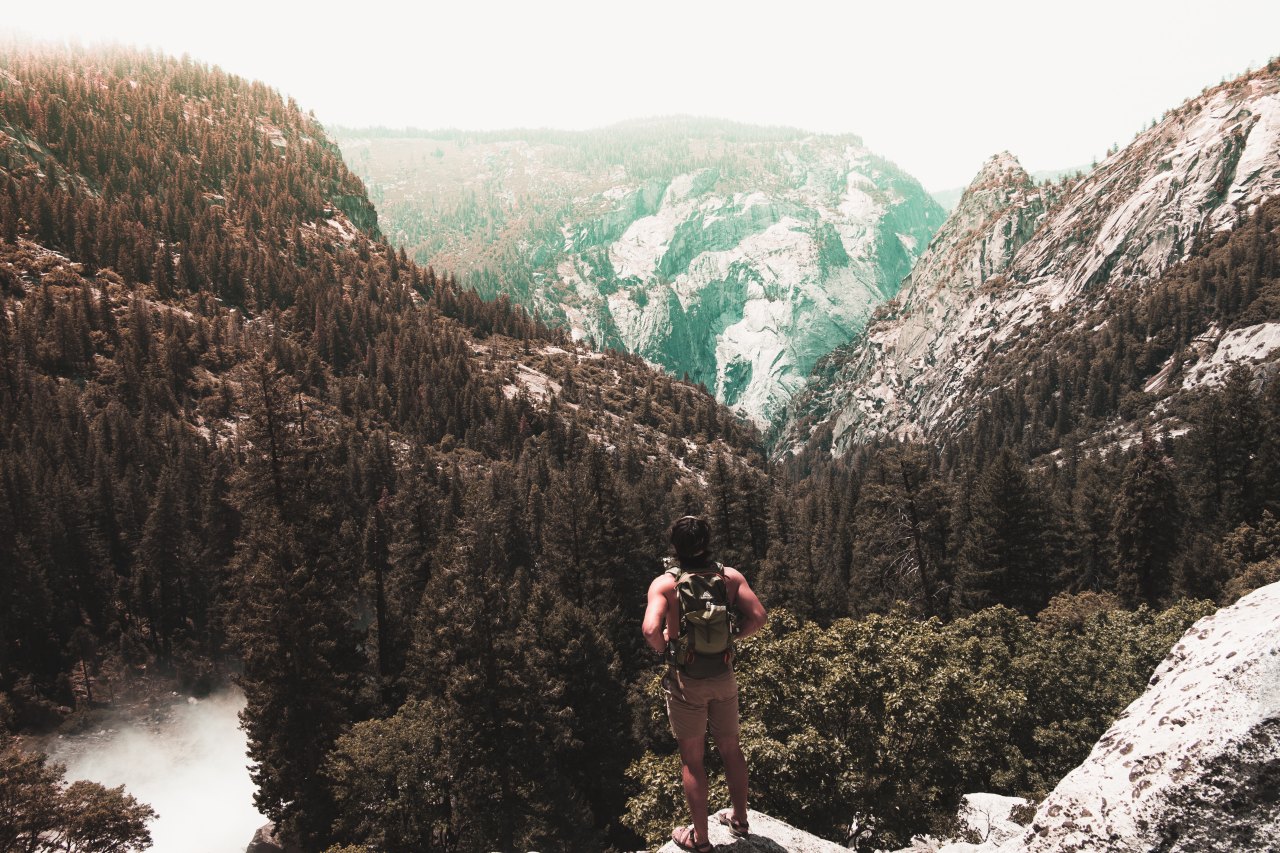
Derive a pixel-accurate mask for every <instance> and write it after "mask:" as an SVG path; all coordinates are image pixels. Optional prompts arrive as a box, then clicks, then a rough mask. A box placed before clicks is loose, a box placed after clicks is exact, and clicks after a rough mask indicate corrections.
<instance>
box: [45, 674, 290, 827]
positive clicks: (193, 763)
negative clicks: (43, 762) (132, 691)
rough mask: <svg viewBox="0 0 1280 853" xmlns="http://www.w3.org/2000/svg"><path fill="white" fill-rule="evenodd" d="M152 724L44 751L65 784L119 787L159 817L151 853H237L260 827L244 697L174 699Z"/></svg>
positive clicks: (126, 726)
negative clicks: (242, 723) (62, 769)
mask: <svg viewBox="0 0 1280 853" xmlns="http://www.w3.org/2000/svg"><path fill="white" fill-rule="evenodd" d="M174 701H175V704H174V707H173V708H172V711H171V712H170V713H169V714H167V715H165V718H164V719H163V720H162V721H160V722H156V721H150V720H144V721H137V722H128V723H125V722H116V723H108V724H106V725H104V726H103V727H101V728H99V729H96V730H94V731H90V732H85V733H83V734H78V735H70V736H64V737H61V738H58V739H56V740H54V741H52V742H50V743H49V744H48V747H47V748H48V751H49V755H50V757H51V758H53V759H54V760H55V761H58V762H60V763H63V764H66V765H67V779H68V780H74V779H91V780H93V781H94V782H101V783H102V784H104V785H109V786H115V785H121V784H122V785H124V786H125V787H126V789H127V790H128V792H129V793H131V794H133V795H134V796H135V797H137V798H138V799H139V800H141V801H143V802H145V803H148V804H150V806H151V807H152V808H154V809H155V810H156V811H157V812H158V813H159V815H160V817H159V819H157V820H156V821H154V822H153V823H152V824H151V837H152V839H153V840H154V842H155V845H154V846H153V847H152V848H151V850H152V851H154V853H230V851H242V850H244V849H245V847H246V846H247V845H248V843H249V841H250V839H251V838H252V837H253V833H254V830H256V829H257V828H258V827H260V826H262V824H263V823H265V822H266V818H264V817H263V816H262V815H261V814H259V813H258V810H257V809H256V808H255V807H254V805H253V790H254V788H253V782H252V781H251V780H250V778H249V772H248V770H247V766H248V763H249V759H248V758H247V757H246V755H245V735H244V732H243V731H241V730H240V728H239V720H238V719H237V716H236V715H237V714H238V713H239V711H240V709H241V708H242V707H243V706H244V697H243V696H242V695H240V694H239V693H237V692H227V693H221V694H217V695H215V696H211V697H209V698H206V699H202V700H199V701H196V700H193V699H191V700H184V699H183V698H182V697H178V696H175V697H174Z"/></svg>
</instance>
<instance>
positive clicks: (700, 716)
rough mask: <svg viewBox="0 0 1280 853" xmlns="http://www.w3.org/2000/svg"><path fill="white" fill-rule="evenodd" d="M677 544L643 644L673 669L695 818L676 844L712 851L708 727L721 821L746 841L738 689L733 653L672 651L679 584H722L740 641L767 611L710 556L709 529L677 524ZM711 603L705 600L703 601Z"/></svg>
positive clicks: (686, 520) (657, 589)
mask: <svg viewBox="0 0 1280 853" xmlns="http://www.w3.org/2000/svg"><path fill="white" fill-rule="evenodd" d="M671 544H672V546H673V547H674V548H675V552H676V558H677V560H678V562H679V566H678V570H677V569H676V568H673V569H672V570H671V571H668V572H665V573H663V574H662V575H660V576H659V577H658V578H656V579H655V580H654V581H653V583H652V584H650V585H649V603H648V607H647V609H646V610H645V614H644V626H643V631H644V638H645V641H646V642H647V643H648V644H649V646H650V647H651V648H652V649H653V650H654V651H656V652H658V653H660V654H664V655H666V656H667V659H668V661H669V662H670V663H671V666H670V669H669V670H668V671H667V675H666V676H665V677H664V678H663V679H662V689H663V693H664V694H665V695H666V700H667V717H668V719H669V720H670V721H671V731H672V733H673V734H675V736H676V742H677V743H678V744H679V746H680V761H681V763H682V765H683V767H682V769H681V780H682V781H683V783H684V795H685V799H686V800H687V801H688V803H689V812H690V814H691V816H692V818H693V825H692V826H684V827H680V828H679V829H677V830H676V831H675V832H673V833H671V840H672V841H674V842H675V843H676V845H677V846H679V847H681V848H682V849H685V850H693V851H696V853H708V851H710V850H711V849H712V847H711V842H710V840H709V839H708V837H707V773H706V769H705V768H704V767H703V761H702V759H703V754H704V752H705V750H706V735H707V724H708V722H709V723H710V724H711V736H712V737H714V738H715V741H716V748H717V749H719V750H720V757H721V759H722V760H723V762H724V771H725V777H726V779H727V781H728V783H729V800H730V801H731V803H732V805H733V808H732V810H728V809H726V810H725V811H723V812H720V813H719V815H718V818H719V820H720V822H721V823H723V824H725V825H726V826H728V827H729V831H730V832H731V833H733V835H734V836H736V837H739V838H741V837H745V836H746V835H747V833H748V826H747V761H746V759H745V758H744V757H743V755H742V747H741V745H740V744H739V743H738V684H737V681H736V680H735V679H734V674H733V664H732V654H731V652H730V653H724V654H722V655H715V656H712V655H696V654H693V653H692V652H688V651H687V642H688V641H687V640H685V643H684V645H683V646H682V648H684V649H685V650H686V651H685V652H682V653H681V654H680V655H679V659H678V660H677V656H676V655H675V653H674V647H675V646H676V645H677V644H678V643H677V641H679V640H681V639H682V638H681V612H680V594H679V590H678V585H677V582H678V581H681V580H685V579H686V577H687V576H688V575H698V576H701V578H702V579H703V581H704V584H705V586H706V587H707V588H712V589H716V590H717V593H718V592H720V590H719V589H718V588H717V584H718V582H717V578H718V579H719V582H720V583H723V593H724V594H725V595H726V596H727V604H728V607H729V608H730V609H731V610H735V611H736V612H737V615H738V622H737V634H736V636H738V637H749V636H751V635H752V634H754V633H755V632H756V631H759V630H760V628H761V627H762V626H763V625H764V621H765V611H764V606H763V605H762V604H761V603H760V599H758V598H757V597H756V594H755V593H754V592H753V591H752V590H751V586H750V584H748V583H747V579H746V578H744V577H743V576H742V573H741V572H739V571H738V570H737V569H731V568H728V567H725V566H721V565H720V564H719V563H716V562H714V561H713V560H712V559H711V555H710V551H709V549H710V544H711V528H710V527H709V526H708V525H707V523H706V522H705V521H704V520H702V519H701V518H698V517H696V516H692V515H686V516H684V517H683V518H681V519H679V520H677V521H676V522H675V524H673V525H672V526H671ZM703 597H704V598H706V597H707V596H703Z"/></svg>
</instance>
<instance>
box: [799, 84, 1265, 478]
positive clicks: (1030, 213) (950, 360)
mask: <svg viewBox="0 0 1280 853" xmlns="http://www.w3.org/2000/svg"><path fill="white" fill-rule="evenodd" d="M1278 193H1280V63H1272V65H1271V66H1269V67H1268V68H1267V69H1264V70H1262V71H1258V72H1255V73H1253V74H1250V75H1247V76H1245V77H1242V78H1240V79H1238V80H1235V81H1232V82H1230V83H1226V84H1223V85H1221V86H1219V87H1217V88H1215V89H1212V90H1210V91H1207V92H1206V93H1205V94H1203V95H1201V96H1200V97H1198V98H1195V99H1193V100H1191V101H1188V102H1187V103H1185V104H1184V105H1182V106H1181V107H1179V108H1178V109H1176V110H1173V111H1171V112H1170V113H1168V114H1167V115H1166V116H1165V118H1164V120H1163V121H1161V122H1160V123H1158V124H1156V125H1155V126H1153V127H1152V128H1150V129H1148V130H1146V131H1145V132H1143V133H1141V134H1139V135H1138V137H1137V138H1136V139H1135V140H1134V141H1133V143H1132V144H1130V145H1129V146H1128V147H1127V148H1124V149H1123V150H1120V151H1118V152H1116V153H1115V154H1113V155H1112V156H1110V157H1108V158H1107V159H1106V160H1105V161H1104V162H1102V163H1100V164H1099V165H1098V166H1097V168H1096V169H1094V170H1093V171H1092V172H1090V173H1089V174H1088V175H1087V176H1082V177H1079V178H1074V179H1069V180H1068V181H1067V182H1065V183H1064V184H1061V185H1057V186H1052V187H1037V186H1034V185H1032V184H1031V182H1030V180H1029V179H1027V178H1026V175H1025V173H1023V172H1022V171H1021V169H1020V168H1019V167H1017V165H1016V162H1014V161H1012V158H1010V157H1008V155H999V156H997V157H996V158H993V159H992V160H991V161H989V162H988V163H987V165H986V166H984V168H983V170H982V172H981V173H980V174H979V175H978V177H977V179H976V180H975V181H974V183H973V185H971V187H970V188H969V190H968V191H966V193H965V197H964V198H962V199H961V201H960V204H959V205H958V206H957V208H956V210H955V211H954V212H953V213H952V215H951V217H950V218H949V219H948V221H947V223H946V224H945V225H944V226H943V227H942V228H941V229H939V232H938V234H937V235H936V236H935V238H934V240H933V242H932V243H931V244H930V246H929V248H928V250H927V251H926V253H925V254H924V255H923V256H922V257H921V259H920V261H919V263H918V264H917V265H916V268H915V270H914V271H913V272H912V276H911V280H910V281H909V282H907V283H906V284H905V286H904V288H903V292H902V294H901V295H900V297H899V299H898V303H899V304H898V305H897V306H896V307H894V310H892V311H889V312H886V314H885V316H883V317H881V318H880V319H879V320H878V321H877V322H874V323H873V324H871V325H870V326H869V327H868V328H867V330H866V333H865V335H864V336H863V337H861V338H860V339H859V340H858V341H856V342H855V343H854V344H853V345H851V346H850V347H848V348H847V349H846V350H844V351H843V352H842V353H839V354H837V355H836V356H834V357H833V358H832V359H831V360H830V361H829V362H828V363H827V364H825V365H824V366H823V367H822V369H821V370H820V371H819V373H818V374H817V376H816V378H815V380H814V381H813V383H812V385H811V387H810V388H809V389H808V390H807V391H806V392H803V393H802V394H801V395H800V398H799V399H798V400H797V401H796V403H795V405H794V407H793V410H792V411H791V413H790V415H789V418H788V427H787V429H786V430H785V431H784V433H783V436H782V440H781V442H780V443H779V449H780V450H784V451H785V450H789V449H795V448H797V447H799V446H801V445H803V444H804V443H805V442H806V441H807V440H808V438H809V437H810V435H812V434H814V432H815V431H821V430H822V429H823V428H825V429H826V430H828V431H829V433H830V443H831V448H832V451H833V452H834V453H837V454H839V453H842V452H843V451H844V450H846V449H848V448H849V447H850V446H852V445H853V444H855V443H858V442H861V441H865V440H868V439H871V438H874V437H877V436H885V435H920V434H933V435H938V434H942V433H946V432H948V431H950V430H953V429H955V428H956V427H957V426H960V425H963V424H964V423H965V422H966V420H967V418H968V417H969V416H970V415H972V413H973V412H974V411H975V409H976V408H977V406H978V404H979V403H980V402H981V400H982V398H983V396H984V395H985V394H986V393H987V392H988V391H989V388H988V387H987V386H986V383H984V382H983V381H982V380H981V374H982V370H983V367H984V365H985V364H986V363H987V361H988V359H989V358H990V357H991V356H992V354H994V353H997V352H999V351H1000V350H1001V349H1002V348H1004V347H1007V346H1008V345H1010V344H1011V343H1012V342H1014V341H1017V340H1019V339H1020V338H1023V337H1025V336H1027V335H1028V334H1030V333H1031V332H1032V331H1033V330H1035V329H1036V328H1037V327H1040V326H1043V324H1044V323H1045V322H1046V320H1047V319H1049V318H1050V317H1052V318H1053V319H1054V321H1055V323H1057V324H1058V326H1061V327H1063V328H1069V327H1070V325H1071V323H1072V322H1073V321H1082V320H1083V318H1086V317H1088V316H1089V315H1090V313H1091V312H1092V311H1094V310H1096V309H1098V308H1099V307H1100V306H1101V305H1102V304H1103V299H1104V297H1105V296H1107V295H1108V294H1110V293H1113V292H1115V291H1116V290H1117V289H1127V288H1141V287H1144V286H1145V285H1146V284H1147V283H1149V282H1151V281H1153V280H1155V279H1156V278H1158V277H1159V276H1160V275H1161V274H1162V273H1164V272H1165V271H1166V270H1168V269H1169V268H1170V267H1171V266H1173V265H1174V264H1177V263H1179V262H1180V261H1183V260H1185V259H1186V258H1187V257H1188V256H1189V255H1190V253H1191V252H1192V250H1193V248H1194V247H1195V246H1196V244H1197V243H1198V242H1199V241H1201V240H1202V239H1203V238H1205V237H1206V236H1210V235H1212V234H1214V233H1216V232H1218V231H1222V230H1225V229H1229V228H1231V227H1233V226H1234V225H1235V224H1236V223H1238V222H1239V221H1240V220H1241V219H1242V218H1243V217H1245V216H1247V215H1248V214H1249V213H1250V212H1251V211H1253V210H1254V209H1256V207H1257V206H1258V205H1259V204H1260V203H1261V202H1262V201H1265V200H1267V199H1269V198H1272V197H1274V196H1275V195H1277V194H1278ZM1058 326H1055V328H1057V327H1058Z"/></svg>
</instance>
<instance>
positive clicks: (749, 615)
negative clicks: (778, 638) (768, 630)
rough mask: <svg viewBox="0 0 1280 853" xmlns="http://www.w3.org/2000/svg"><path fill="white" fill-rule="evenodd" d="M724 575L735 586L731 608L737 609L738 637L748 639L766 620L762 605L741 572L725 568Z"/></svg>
mask: <svg viewBox="0 0 1280 853" xmlns="http://www.w3.org/2000/svg"><path fill="white" fill-rule="evenodd" d="M724 574H725V577H727V578H728V579H729V580H730V581H732V582H734V583H736V584H737V593H736V594H735V595H734V600H733V606H734V607H735V608H736V609H737V611H738V616H739V621H738V636H739V637H750V636H751V635H752V634H754V633H755V632H756V631H759V630H760V629H761V628H763V627H764V622H765V619H766V618H768V616H767V614H766V613H765V612H764V605H763V604H761V603H760V599H759V598H757V597H756V593H755V590H753V589H752V588H751V584H749V583H747V579H746V578H745V577H743V575H742V572H740V571H738V570H737V569H730V568H727V567H726V568H725V570H724Z"/></svg>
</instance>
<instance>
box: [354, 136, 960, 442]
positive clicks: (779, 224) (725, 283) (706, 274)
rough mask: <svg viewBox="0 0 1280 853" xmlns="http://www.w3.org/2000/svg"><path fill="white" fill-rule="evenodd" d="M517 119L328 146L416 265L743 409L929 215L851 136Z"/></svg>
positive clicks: (861, 293) (932, 221)
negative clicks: (584, 129)
mask: <svg viewBox="0 0 1280 853" xmlns="http://www.w3.org/2000/svg"><path fill="white" fill-rule="evenodd" d="M519 133H520V132H513V133H512V134H510V135H509V136H510V138H507V137H503V138H502V139H488V138H482V139H479V140H470V141H467V142H466V144H465V145H464V144H461V143H460V142H459V141H458V140H448V139H429V138H425V137H424V138H411V139H386V138H366V137H359V136H347V137H344V138H343V143H342V144H343V148H344V152H345V153H346V155H347V157H348V159H349V161H350V162H351V163H352V164H353V168H355V169H356V170H357V171H358V172H360V173H361V174H362V175H363V176H364V177H365V179H366V180H367V181H368V182H369V183H370V185H371V187H372V192H373V195H374V197H375V198H376V199H381V202H382V203H381V210H382V211H383V216H384V219H386V221H387V225H388V230H389V232H390V233H392V234H393V235H395V236H396V238H397V239H399V240H400V241H401V242H402V243H404V244H406V245H408V246H409V247H410V248H411V249H415V251H416V254H417V257H418V259H419V260H420V261H423V262H426V263H435V264H443V265H446V266H448V267H451V268H453V269H457V270H459V271H463V270H471V271H472V273H471V283H472V284H474V285H475V286H476V287H477V288H478V289H479V290H481V292H484V293H486V294H487V295H498V294H500V293H504V294H507V295H510V296H511V297H512V298H514V299H516V300H517V301H520V302H523V303H524V304H526V305H527V306H529V307H530V308H533V309H535V310H537V311H538V312H539V313H540V314H541V315H542V316H543V317H548V318H557V319H558V320H559V321H560V322H562V323H565V324H567V325H568V326H569V327H570V328H571V329H572V331H573V334H574V335H575V336H576V337H578V338H591V339H593V340H595V341H596V342H597V343H599V344H603V345H609V346H614V347H617V348H620V349H624V350H626V351H628V352H632V353H636V354H639V355H641V356H643V357H644V358H645V359H647V360H648V361H650V362H652V363H653V364H657V365H660V366H662V367H664V368H665V369H666V370H667V371H668V372H670V373H672V374H674V375H676V376H680V375H683V374H685V373H688V374H689V376H690V377H691V378H692V379H694V380H695V381H698V382H702V383H704V384H705V385H706V386H707V387H708V388H709V389H712V390H713V391H714V393H715V395H716V397H717V398H718V399H719V400H720V401H722V402H724V403H726V404H727V405H729V406H731V407H733V408H734V409H736V410H737V411H738V412H739V413H741V414H743V415H746V416H747V417H750V418H752V419H753V420H755V421H756V422H757V423H759V424H764V423H766V422H768V421H769V420H770V419H772V418H773V417H774V416H775V415H776V414H777V413H778V412H780V411H781V409H782V407H783V406H784V405H785V403H786V401H787V400H788V399H789V398H790V396H791V394H792V393H793V392H794V391H795V390H796V389H797V388H799V387H801V386H802V385H803V383H804V381H805V378H806V377H807V376H808V374H809V372H810V371H811V369H812V367H813V365H814V364H815V363H816V362H817V360H818V358H820V357H821V356H823V355H824V354H826V353H828V352H830V351H831V350H832V349H835V348H836V347H839V346H841V345H843V344H845V343H847V342H848V341H849V340H850V339H852V338H853V337H854V336H855V335H856V334H857V333H858V332H859V331H860V330H861V329H862V327H863V326H864V324H865V323H866V321H867V319H868V318H869V316H870V314H871V312H872V310H873V309H874V308H875V306H876V305H878V304H879V303H881V302H883V301H884V300H886V299H888V298H890V297H892V296H893V295H894V294H896V293H897V291H898V287H899V285H900V282H901V281H902V279H903V277H904V276H906V275H907V273H908V272H909V271H910V269H911V267H912V265H913V263H914V262H915V260H916V258H917V257H918V255H919V253H920V251H922V250H923V247H924V246H925V245H926V244H927V243H928V241H929V239H930V237H931V236H932V235H933V232H934V230H935V229H936V228H937V227H938V225H939V224H941V222H942V219H943V214H942V210H941V208H940V207H938V205H937V204H936V202H934V201H933V200H932V199H931V198H930V197H929V196H928V194H927V193H925V192H924V190H923V189H921V187H920V186H919V184H917V183H916V182H915V181H914V180H913V179H911V178H910V177H909V176H907V175H905V174H903V173H902V172H900V171H899V170H897V169H896V168H895V167H893V166H892V164H890V163H888V162H886V161H884V160H882V159H880V158H878V157H876V156H875V155H874V154H872V153H871V152H870V151H868V150H867V149H866V148H865V147H864V146H863V145H862V144H861V141H860V140H858V139H857V137H852V136H840V137H835V136H810V135H804V134H801V133H799V132H793V131H774V130H765V129H758V128H754V129H753V128H746V129H744V128H741V127H739V126H734V125H726V124H721V123H714V122H713V123H705V122H697V121H687V120H673V121H671V122H658V123H655V124H653V125H633V126H622V127H618V128H611V129H606V130H604V131H599V132H594V133H591V134H558V135H551V136H541V137H540V136H537V135H534V134H527V138H519V137H518V134H519ZM415 151H430V152H431V156H415V155H414V154H413V153H412V152H415ZM406 152H408V153H406ZM437 152H438V153H437ZM451 199H464V200H462V201H459V202H458V203H457V205H460V206H456V205H454V204H453V202H451V201H450V200H451ZM420 226H421V227H420ZM427 232H430V234H428V233H427Z"/></svg>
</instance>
